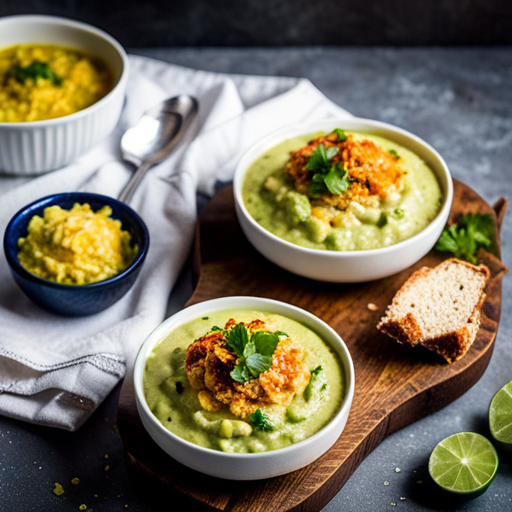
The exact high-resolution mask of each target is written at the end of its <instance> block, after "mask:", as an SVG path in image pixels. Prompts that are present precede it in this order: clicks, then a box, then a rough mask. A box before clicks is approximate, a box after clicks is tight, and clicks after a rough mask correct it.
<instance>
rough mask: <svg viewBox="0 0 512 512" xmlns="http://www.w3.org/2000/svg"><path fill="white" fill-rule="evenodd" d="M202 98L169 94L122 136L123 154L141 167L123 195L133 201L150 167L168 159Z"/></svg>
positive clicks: (193, 116)
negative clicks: (132, 198) (170, 96)
mask: <svg viewBox="0 0 512 512" xmlns="http://www.w3.org/2000/svg"><path fill="white" fill-rule="evenodd" d="M198 110H199V103H198V101H197V100H196V99H195V98H194V97H192V96H187V95H181V96H176V97H174V98H169V99H167V100H165V101H163V102H161V103H159V104H158V105H155V106H153V107H151V108H150V109H149V110H147V111H146V112H145V113H144V115H143V116H142V117H141V118H140V120H139V122H138V123H137V124H136V125H135V126H133V127H132V128H129V129H128V130H126V132H125V133H124V135H123V137H122V138H121V155H122V157H123V159H124V160H126V161H127V162H131V163H132V164H134V165H135V166H137V170H136V171H135V173H134V174H133V176H132V178H131V179H130V181H129V182H128V184H127V185H126V186H125V188H124V189H123V191H122V192H121V194H120V195H119V198H118V199H119V201H122V202H124V203H127V202H129V201H130V199H131V197H132V196H133V193H134V192H135V189H136V188H137V186H138V185H139V183H140V182H141V180H142V178H143V176H144V174H145V173H146V171H147V170H148V169H149V168H150V167H152V166H153V165H155V164H158V163H160V162H161V161H162V160H164V159H165V158H166V157H167V156H168V155H169V154H170V152H171V151H172V150H173V149H174V148H175V147H176V146H177V144H178V143H179V142H180V140H181V139H182V138H183V135H184V134H185V132H186V131H187V129H188V128H189V127H190V125H191V124H192V121H193V120H194V119H195V118H196V116H197V112H198Z"/></svg>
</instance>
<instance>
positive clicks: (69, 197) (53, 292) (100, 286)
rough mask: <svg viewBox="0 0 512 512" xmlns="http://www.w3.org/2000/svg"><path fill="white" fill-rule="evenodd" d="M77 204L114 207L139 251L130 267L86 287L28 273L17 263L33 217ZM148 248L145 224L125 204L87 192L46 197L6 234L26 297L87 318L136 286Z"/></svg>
mask: <svg viewBox="0 0 512 512" xmlns="http://www.w3.org/2000/svg"><path fill="white" fill-rule="evenodd" d="M75 203H80V204H84V203H88V204H89V205H90V206H91V208H92V209H93V210H94V211H97V210H99V209H100V208H102V207H103V206H105V205H108V206H110V207H111V208H112V218H114V219H118V220H120V221H121V223H122V229H124V230H126V231H128V232H129V233H130V235H131V237H132V243H133V244H137V245H138V246H139V252H138V254H137V256H136V257H135V259H134V260H133V262H132V263H131V265H130V266H129V267H128V268H126V269H125V270H124V271H123V272H121V273H119V274H117V275H116V276H114V277H111V278H109V279H105V280H104V281H99V282H97V283H92V284H86V285H75V286H74V285H67V284H59V283H54V282H52V281H48V280H46V279H42V278H40V277H38V276H35V275H33V274H31V273H30V272H28V271H27V270H25V269H24V268H23V267H22V266H21V264H20V262H19V260H18V239H19V238H21V237H25V236H27V227H28V223H29V222H30V219H31V218H32V217H33V216H34V215H40V216H42V215H43V212H44V209H45V208H47V207H48V206H53V205H58V206H60V207H61V208H63V209H65V210H69V209H71V208H72V206H73V205H74V204H75ZM148 248H149V233H148V229H147V227H146V225H145V224H144V221H143V220H142V219H141V218H140V217H139V216H138V215H137V214H136V213H135V212H134V211H133V210H132V209H131V208H130V207H129V206H128V205H126V204H124V203H121V202H120V201H117V200H116V199H112V198H111V197H107V196H102V195H99V194H90V193H86V192H69V193H63V194H53V195H51V196H47V197H43V198H42V199H38V200H37V201H34V202H33V203H31V204H29V205H28V206H25V208H22V209H21V210H20V211H19V212H18V213H16V215H14V217H13V218H12V219H11V221H10V222H9V224H8V225H7V228H6V230H5V235H4V251H5V256H6V258H7V263H8V264H9V267H10V269H11V272H12V275H13V276H14V279H15V281H16V282H17V283H18V285H19V287H20V288H21V289H22V290H23V292H24V293H25V295H27V297H29V298H30V299H32V300H33V301H34V302H35V303H36V304H38V305H39V306H41V307H42V308H45V309H47V310H49V311H52V312H53V313H57V314H59V315H65V316H85V315H92V314H94V313H98V312H100V311H103V310H105V309H106V308H108V307H109V306H111V305H112V304H114V302H117V301H118V300H119V299H120V298H121V297H122V296H123V295H124V294H125V293H126V292H127V291H128V290H129V289H130V288H131V287H132V285H133V283H134V282H135V280H136V279H137V276H138V274H139V272H140V269H141V268H142V264H143V263H144V259H145V258H146V254H147V252H148Z"/></svg>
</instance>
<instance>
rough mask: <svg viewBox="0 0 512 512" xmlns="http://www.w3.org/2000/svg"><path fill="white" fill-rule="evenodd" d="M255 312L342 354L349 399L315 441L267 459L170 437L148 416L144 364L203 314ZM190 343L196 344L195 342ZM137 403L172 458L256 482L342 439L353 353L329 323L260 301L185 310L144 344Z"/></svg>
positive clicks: (233, 300) (349, 392)
mask: <svg viewBox="0 0 512 512" xmlns="http://www.w3.org/2000/svg"><path fill="white" fill-rule="evenodd" d="M233 308H237V309H245V308H247V309H255V310H260V311H266V312H270V313H276V314H280V315H283V316H286V317H288V318H291V319H293V320H297V321H299V322H302V323H304V324H305V325H307V326H308V327H309V328H310V329H312V330H314V331H315V332H316V333H317V334H319V335H320V336H321V337H322V338H323V339H324V340H325V341H327V342H328V343H329V344H330V346H331V347H332V348H333V349H334V350H335V351H336V352H337V353H338V354H339V356H340V359H341V362H342V365H343V372H344V374H345V385H346V393H345V397H344V399H343V403H342V406H341V408H340V410H339V412H338V413H337V414H336V416H335V417H334V418H333V419H332V420H331V421H330V423H328V424H327V425H326V426H325V427H324V428H323V429H321V430H320V431H319V432H317V433H316V434H314V435H313V436H311V437H309V438H308V439H305V440H304V441H301V442H299V443H297V444H293V445H291V446H288V447H286V448H282V449H280V450H275V451H269V452H263V453H249V454H238V453H224V452H221V451H217V450H210V449H208V448H203V447H200V446H197V445H195V444H192V443H190V442H188V441H185V440H184V439H182V438H181V437H178V436H176V435H175V434H173V433H171V432H169V431H168V430H167V429H166V428H165V427H164V426H163V425H162V424H161V423H160V422H159V421H158V419H157V418H156V417H155V416H154V415H153V413H152V412H151V411H150V409H149V407H148V405H147V403H146V399H145V397H144V390H143V385H142V378H143V374H144V369H145V366H146V360H147V358H148V356H149V355H150V354H151V352H152V351H153V349H154V348H155V346H156V345H157V344H158V343H159V342H160V341H161V340H162V339H163V338H164V337H165V336H166V335H167V334H169V333H170V332H171V331H173V330H174V329H176V328H177V327H178V326H179V325H182V324H184V323H187V322H190V321H192V320H196V319H197V318H200V317H202V316H204V315H205V314H208V313H212V312H214V311H222V310H226V309H233ZM191 341H192V340H191ZM134 385H135V401H136V404H137V410H138V411H139V415H140V417H141V419H142V423H143V424H144V427H145V428H146V430H147V431H148V433H149V435H150V436H151V437H152V438H153V440H154V441H155V442H156V443H157V444H158V445H159V446H160V447H161V448H162V449H163V450H164V451H165V452H167V453H168V454H169V455H170V456H171V457H173V458H174V459H176V460H177V461H178V462H181V463H182V464H184V465H185V466H188V467H190V468H192V469H195V470H197V471H201V472H202V473H206V474H208V475H212V476H215V477H219V478H226V479H230V480H258V479H262V478H270V477H274V476H278V475H283V474H285V473H289V472H290V471H295V470H297V469H299V468H301V467H304V466H306V465H307V464H310V463H311V462H313V461H314V460H316V459H317V458H319V457H320V456H321V455H323V454H324V453H325V452H326V451H327V450H328V449H329V448H330V447H331V446H332V445H333V444H334V443H335V442H336V440H337V439H338V437H339V436H340V434H341V432H342V431H343V429H344V427H345V424H346V422H347V418H348V413H349V410H350V406H351V404H352V398H353V396H354V366H353V364H352V358H351V357H350V354H349V351H348V349H347V347H346V345H345V343H344V342H343V340H342V339H341V338H340V337H339V335H338V334H337V333H336V332H335V331H334V330H333V329H331V328H330V327H329V326H328V325H327V324H326V323H325V322H323V321H322V320H320V319H319V318H317V317H316V316H314V315H312V314H311V313H308V312H307V311H304V310H303V309H300V308H297V307H295V306H291V305H289V304H285V303H284V302H278V301H275V300H270V299H264V298H258V297H224V298H220V299H214V300H209V301H206V302H201V303H200V304H196V305H194V306H190V307H188V308H185V309H183V310H182V311H180V312H179V313H176V314H175V315H173V316H171V317H170V318H168V319H167V320H165V322H163V323H162V324H160V325H159V326H158V327H157V328H156V329H155V330H154V331H153V332H152V333H151V334H150V335H149V337H148V338H147V339H146V341H145V342H144V344H143V345H142V347H141V348H140V351H139V353H138V355H137V359H136V361H135V368H134Z"/></svg>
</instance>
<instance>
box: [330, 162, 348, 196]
mask: <svg viewBox="0 0 512 512" xmlns="http://www.w3.org/2000/svg"><path fill="white" fill-rule="evenodd" d="M324 182H325V186H326V187H327V188H328V190H329V192H330V193H331V194H334V195H339V194H343V192H346V191H347V189H348V187H349V185H350V182H349V180H348V173H347V172H346V171H344V170H343V169H342V168H341V165H340V164H337V165H333V166H332V167H331V170H330V171H329V172H328V173H327V174H326V175H325V177H324Z"/></svg>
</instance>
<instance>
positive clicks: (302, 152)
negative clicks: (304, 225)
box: [285, 133, 404, 210]
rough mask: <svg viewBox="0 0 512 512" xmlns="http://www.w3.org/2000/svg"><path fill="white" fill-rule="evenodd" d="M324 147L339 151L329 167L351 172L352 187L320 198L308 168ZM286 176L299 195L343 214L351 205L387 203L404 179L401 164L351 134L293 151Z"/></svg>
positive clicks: (334, 137)
mask: <svg viewBox="0 0 512 512" xmlns="http://www.w3.org/2000/svg"><path fill="white" fill-rule="evenodd" d="M321 144H322V145H323V146H324V147H325V148H326V149H327V150H328V149H329V148H333V147H334V148H337V149H338V152H337V153H336V154H335V155H334V156H333V157H332V158H331V159H330V160H329V165H333V166H336V165H337V164H338V165H339V168H341V169H344V170H346V171H347V172H348V178H349V181H350V185H349V187H348V190H347V191H346V192H344V193H342V194H333V193H331V192H329V191H327V192H325V193H322V194H321V195H320V196H313V195H312V194H311V192H310V186H311V183H312V177H313V174H314V173H313V172H312V171H310V170H308V169H307V168H306V166H307V164H308V161H309V159H310V158H311V156H312V155H313V152H314V151H315V149H316V148H317V147H318V146H319V145H321ZM285 172H286V174H287V175H288V176H289V177H290V178H291V179H292V181H293V182H294V185H295V189H296V190H297V191H298V192H300V193H302V194H307V195H309V196H310V197H313V199H316V200H317V201H319V202H320V203H326V204H328V205H331V206H334V207H336V208H339V209H342V210H344V209H346V208H347V207H348V205H349V204H350V202H352V201H356V202H358V203H360V204H363V205H365V206H374V205H375V199H386V198H387V197H389V196H390V195H391V194H394V193H396V192H400V190H401V188H402V186H403V180H402V177H403V175H404V171H403V169H402V167H401V164H400V160H399V159H398V158H396V156H394V155H392V154H391V153H389V152H387V151H385V150H383V149H382V148H381V147H380V146H378V145H377V144H376V143H375V142H373V141H372V140H369V139H360V138H356V137H354V135H351V134H349V135H347V137H346V139H345V140H343V141H338V136H337V135H336V134H335V133H331V134H329V135H327V136H322V137H318V138H316V139H314V140H312V141H311V142H310V143H309V144H308V145H307V146H304V147H302V148H300V149H299V150H297V151H292V152H291V153H290V159H289V161H288V163H287V164H286V167H285Z"/></svg>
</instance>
